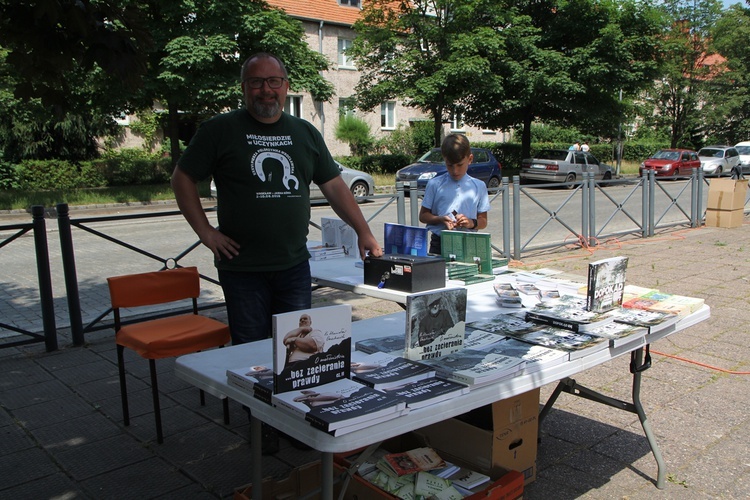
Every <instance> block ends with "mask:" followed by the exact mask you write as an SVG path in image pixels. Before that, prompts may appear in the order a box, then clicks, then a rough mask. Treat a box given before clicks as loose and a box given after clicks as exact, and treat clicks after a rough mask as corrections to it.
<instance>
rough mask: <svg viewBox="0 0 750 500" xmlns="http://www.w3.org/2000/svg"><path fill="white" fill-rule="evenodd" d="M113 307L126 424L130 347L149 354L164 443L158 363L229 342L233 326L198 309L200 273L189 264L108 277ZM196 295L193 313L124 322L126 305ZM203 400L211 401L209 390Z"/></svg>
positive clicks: (159, 435) (160, 439)
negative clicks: (126, 359)
mask: <svg viewBox="0 0 750 500" xmlns="http://www.w3.org/2000/svg"><path fill="white" fill-rule="evenodd" d="M107 283H108V285H109V295H110V299H111V302H112V310H113V311H114V316H115V341H116V342H117V365H118V367H119V371H120V395H121V399H122V414H123V420H124V422H125V425H126V426H127V425H130V412H129V411H128V393H127V386H126V382H125V362H124V358H123V353H124V350H125V348H128V349H132V350H133V351H135V352H137V353H138V354H139V355H140V356H141V357H143V358H146V359H148V362H149V368H150V370H151V393H152V396H153V400H154V416H155V418H156V437H157V441H158V442H159V443H162V442H164V435H163V433H162V427H161V409H160V406H159V386H158V383H157V379H156V362H155V360H157V359H161V358H170V357H175V356H181V355H183V354H189V353H192V352H197V351H201V350H204V349H209V348H211V347H221V346H224V345H226V344H228V343H229V341H230V336H229V327H228V326H227V325H225V324H224V323H222V322H220V321H217V320H214V319H211V318H207V317H206V316H201V315H199V314H198V296H199V295H200V276H199V275H198V269H197V268H196V267H185V268H179V269H171V270H166V271H157V272H149V273H141V274H128V275H124V276H114V277H111V278H107ZM186 299H192V303H193V312H192V314H183V315H179V316H171V317H166V318H159V319H150V320H145V321H140V322H138V321H136V322H131V323H128V324H123V322H122V321H121V320H120V309H121V308H135V307H142V306H151V305H157V304H166V303H169V302H176V301H180V300H186ZM200 397H201V404H205V395H204V393H203V391H201V394H200ZM223 405H224V422H225V423H228V421H229V405H228V400H227V398H224V399H223Z"/></svg>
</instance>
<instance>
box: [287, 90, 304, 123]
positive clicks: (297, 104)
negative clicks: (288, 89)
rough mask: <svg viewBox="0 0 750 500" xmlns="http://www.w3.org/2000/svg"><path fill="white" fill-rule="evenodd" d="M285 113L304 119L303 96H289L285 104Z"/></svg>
mask: <svg viewBox="0 0 750 500" xmlns="http://www.w3.org/2000/svg"><path fill="white" fill-rule="evenodd" d="M284 111H286V112H287V113H288V114H290V115H292V116H296V117H297V118H302V96H299V95H288V96H286V102H285V103H284Z"/></svg>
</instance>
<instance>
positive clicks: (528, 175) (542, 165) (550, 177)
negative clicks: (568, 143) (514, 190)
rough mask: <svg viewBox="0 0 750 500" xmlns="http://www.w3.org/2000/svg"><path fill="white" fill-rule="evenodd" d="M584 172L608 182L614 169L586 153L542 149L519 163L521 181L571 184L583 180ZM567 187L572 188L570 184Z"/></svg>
mask: <svg viewBox="0 0 750 500" xmlns="http://www.w3.org/2000/svg"><path fill="white" fill-rule="evenodd" d="M584 172H590V173H592V174H594V178H595V179H598V180H604V181H607V180H610V179H611V178H612V175H613V172H614V169H613V168H612V166H610V165H607V164H606V163H602V162H600V161H599V160H597V159H596V157H595V156H594V155H592V154H591V153H589V152H587V151H573V150H568V149H544V150H542V151H539V153H538V154H536V155H535V156H534V157H533V158H526V159H525V160H523V161H522V162H521V173H520V177H521V180H526V181H541V182H567V183H573V182H576V181H580V180H581V179H582V178H583V173H584ZM568 187H570V188H573V187H574V185H573V184H570V185H569V186H568Z"/></svg>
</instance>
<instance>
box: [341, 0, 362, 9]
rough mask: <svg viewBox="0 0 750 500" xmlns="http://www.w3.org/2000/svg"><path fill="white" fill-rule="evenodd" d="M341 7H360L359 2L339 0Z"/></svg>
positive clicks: (356, 0)
mask: <svg viewBox="0 0 750 500" xmlns="http://www.w3.org/2000/svg"><path fill="white" fill-rule="evenodd" d="M339 5H348V6H349V7H359V0H339Z"/></svg>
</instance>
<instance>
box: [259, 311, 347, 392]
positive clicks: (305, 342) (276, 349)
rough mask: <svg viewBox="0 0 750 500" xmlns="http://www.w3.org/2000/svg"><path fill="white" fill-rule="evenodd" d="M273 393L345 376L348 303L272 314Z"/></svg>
mask: <svg viewBox="0 0 750 500" xmlns="http://www.w3.org/2000/svg"><path fill="white" fill-rule="evenodd" d="M272 320H273V321H272V325H273V372H274V392H276V393H280V392H286V391H292V390H299V389H304V388H306V387H315V386H317V385H320V384H325V383H328V382H333V381H334V380H338V379H342V378H348V377H349V371H350V364H351V348H352V339H351V335H352V309H351V306H350V305H348V304H340V305H335V306H327V307H316V308H312V309H304V310H300V311H293V312H288V313H282V314H274V315H273V317H272Z"/></svg>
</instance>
